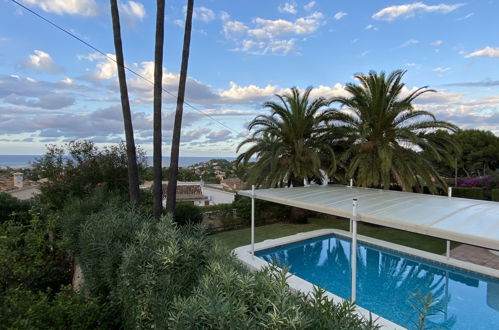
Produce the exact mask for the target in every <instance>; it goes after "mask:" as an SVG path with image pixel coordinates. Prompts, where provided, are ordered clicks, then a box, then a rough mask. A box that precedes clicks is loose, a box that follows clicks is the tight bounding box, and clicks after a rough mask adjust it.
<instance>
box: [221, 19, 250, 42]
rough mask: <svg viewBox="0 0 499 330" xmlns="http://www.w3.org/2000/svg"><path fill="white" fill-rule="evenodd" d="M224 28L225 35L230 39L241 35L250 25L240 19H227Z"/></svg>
mask: <svg viewBox="0 0 499 330" xmlns="http://www.w3.org/2000/svg"><path fill="white" fill-rule="evenodd" d="M223 29H224V35H225V37H226V38H228V39H230V38H233V37H237V36H240V35H242V34H244V33H246V31H248V27H247V26H246V25H245V24H244V23H243V22H239V21H225V22H224V25H223Z"/></svg>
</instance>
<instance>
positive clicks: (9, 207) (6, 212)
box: [0, 192, 31, 223]
mask: <svg viewBox="0 0 499 330" xmlns="http://www.w3.org/2000/svg"><path fill="white" fill-rule="evenodd" d="M30 208H31V202H30V201H22V200H20V199H17V198H15V197H13V196H11V195H9V194H7V193H3V192H0V223H2V222H4V221H7V220H13V221H23V219H26V218H29V215H28V213H29V212H28V211H29V210H30Z"/></svg>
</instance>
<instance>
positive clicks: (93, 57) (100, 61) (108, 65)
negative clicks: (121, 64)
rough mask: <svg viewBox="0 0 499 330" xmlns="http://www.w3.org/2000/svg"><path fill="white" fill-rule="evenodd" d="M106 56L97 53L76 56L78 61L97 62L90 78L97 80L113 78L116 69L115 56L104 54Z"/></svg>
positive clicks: (116, 71)
mask: <svg viewBox="0 0 499 330" xmlns="http://www.w3.org/2000/svg"><path fill="white" fill-rule="evenodd" d="M106 55H107V56H104V55H101V54H99V53H92V54H88V55H78V59H80V60H81V59H86V60H88V61H90V62H97V64H96V65H95V71H94V73H93V74H92V75H91V77H90V78H93V79H98V80H107V79H111V78H114V77H115V76H116V75H117V73H118V69H117V67H116V62H115V60H116V55H114V54H106Z"/></svg>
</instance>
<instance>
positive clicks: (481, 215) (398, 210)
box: [238, 185, 499, 250]
mask: <svg viewBox="0 0 499 330" xmlns="http://www.w3.org/2000/svg"><path fill="white" fill-rule="evenodd" d="M238 194H239V195H242V196H247V197H251V196H252V192H251V190H243V191H240V192H238ZM254 198H256V199H261V200H266V201H270V202H275V203H279V204H284V205H290V206H296V207H299V208H303V209H307V210H312V211H317V212H321V213H326V214H331V215H337V216H341V217H346V218H351V217H352V199H353V198H357V199H358V208H357V210H358V216H357V220H358V221H364V222H369V223H373V224H378V225H382V226H386V227H391V228H397V229H402V230H406V231H410V232H415V233H420V234H424V235H429V236H435V237H439V238H443V239H447V240H452V241H457V242H462V243H467V244H472V245H477V246H481V247H486V248H489V249H494V250H499V203H498V202H490V201H482V200H474V199H466V198H457V197H452V198H449V197H446V196H435V195H426V194H416V193H408V192H401V191H392V190H380V189H369V188H358V187H346V186H340V185H328V186H308V187H296V188H273V189H257V190H255V195H254Z"/></svg>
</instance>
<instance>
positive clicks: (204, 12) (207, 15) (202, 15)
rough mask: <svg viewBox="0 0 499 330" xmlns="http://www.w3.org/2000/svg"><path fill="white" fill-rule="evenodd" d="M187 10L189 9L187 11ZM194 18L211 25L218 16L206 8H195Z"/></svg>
mask: <svg viewBox="0 0 499 330" xmlns="http://www.w3.org/2000/svg"><path fill="white" fill-rule="evenodd" d="M185 8H187V7H185ZM185 10H187V9H185ZM192 18H193V19H196V20H200V21H202V22H204V23H209V22H211V21H213V20H214V19H215V18H216V16H215V13H214V12H213V10H211V9H209V8H206V7H195V8H194V12H193V13H192Z"/></svg>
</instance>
